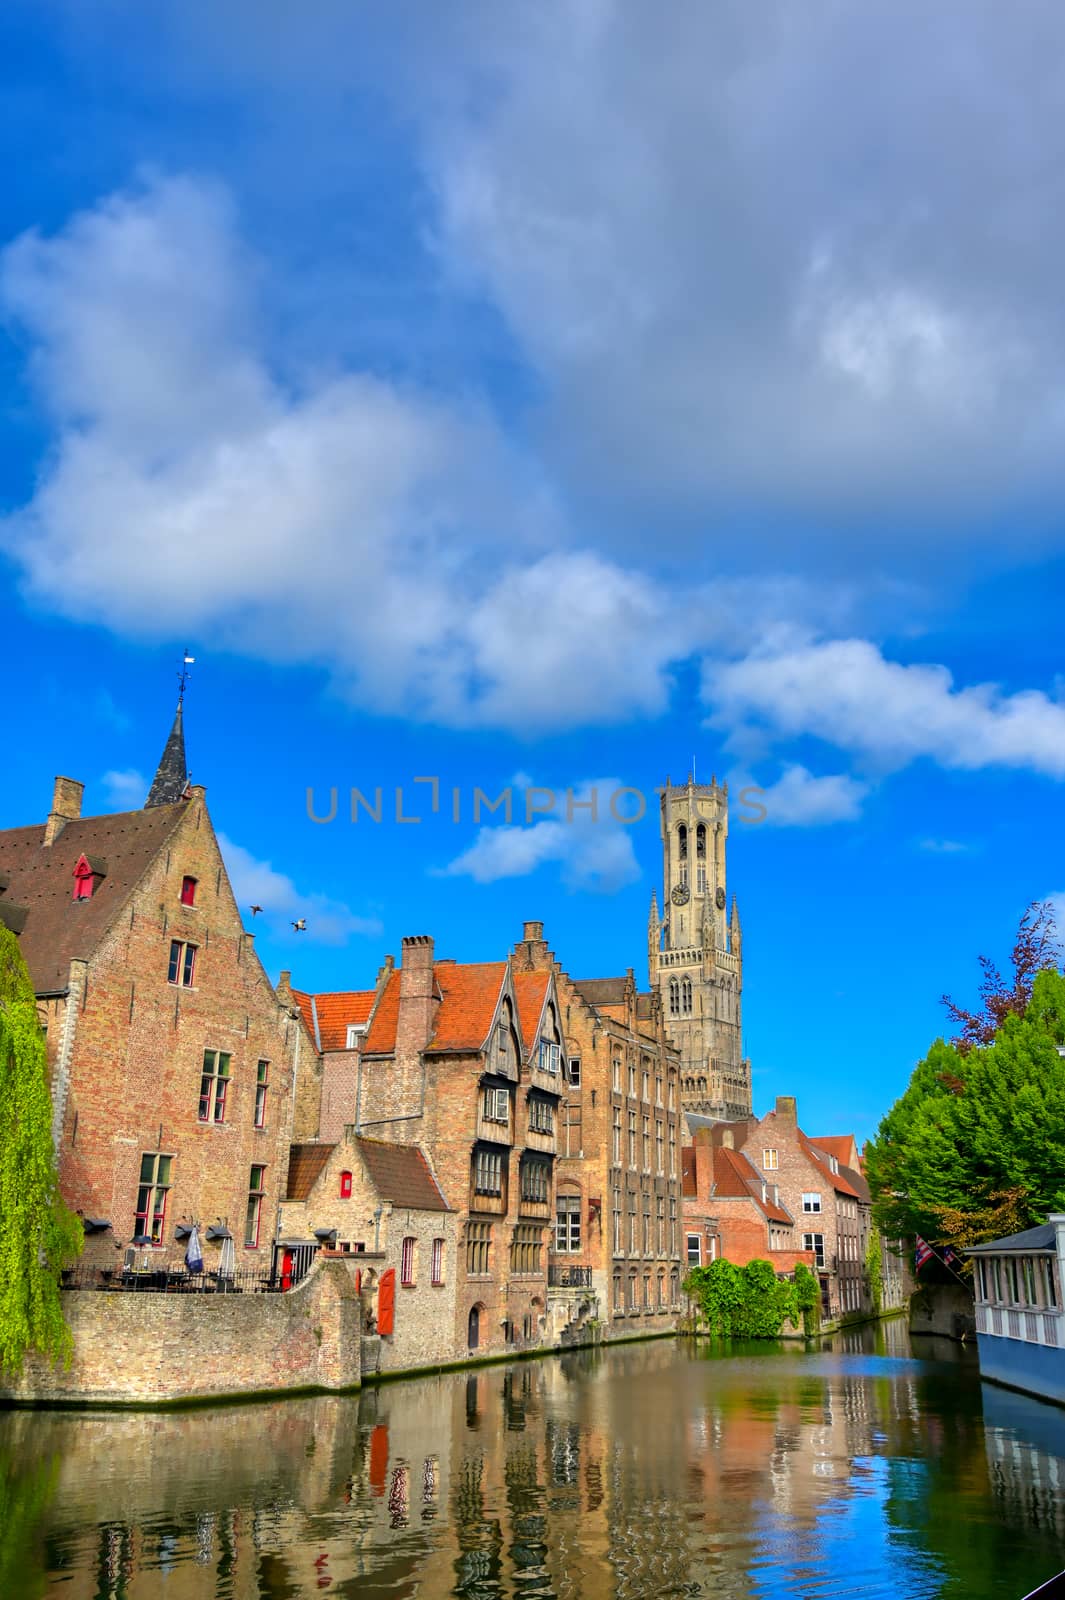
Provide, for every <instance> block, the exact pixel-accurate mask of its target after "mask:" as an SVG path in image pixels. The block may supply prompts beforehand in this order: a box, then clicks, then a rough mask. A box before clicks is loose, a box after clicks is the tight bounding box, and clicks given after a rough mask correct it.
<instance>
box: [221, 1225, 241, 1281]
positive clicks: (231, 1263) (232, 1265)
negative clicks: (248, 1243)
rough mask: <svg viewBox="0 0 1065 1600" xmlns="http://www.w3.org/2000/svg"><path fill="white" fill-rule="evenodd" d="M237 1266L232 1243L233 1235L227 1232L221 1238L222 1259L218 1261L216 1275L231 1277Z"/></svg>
mask: <svg viewBox="0 0 1065 1600" xmlns="http://www.w3.org/2000/svg"><path fill="white" fill-rule="evenodd" d="M236 1267H237V1253H236V1248H235V1246H234V1244H233V1235H232V1234H231V1233H227V1234H226V1236H225V1238H224V1239H223V1240H222V1259H221V1260H220V1261H219V1263H218V1276H219V1277H220V1278H232V1276H233V1274H234V1273H235V1271H236Z"/></svg>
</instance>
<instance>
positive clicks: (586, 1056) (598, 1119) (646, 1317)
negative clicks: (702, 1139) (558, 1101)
mask: <svg viewBox="0 0 1065 1600" xmlns="http://www.w3.org/2000/svg"><path fill="white" fill-rule="evenodd" d="M511 961H512V964H513V967H514V971H515V977H516V980H518V981H520V980H521V978H522V975H523V974H534V973H537V974H544V973H547V974H550V975H551V976H552V977H553V979H554V983H555V986H556V989H557V994H558V1004H559V1008H560V1015H561V1019H562V1027H563V1031H564V1035H565V1056H566V1065H565V1085H564V1090H563V1104H562V1115H561V1125H560V1128H559V1145H558V1170H557V1183H556V1189H555V1236H554V1242H553V1246H552V1252H551V1269H552V1270H551V1276H552V1295H553V1296H555V1297H561V1296H564V1295H566V1294H567V1293H568V1294H569V1295H570V1296H571V1297H572V1299H573V1301H574V1304H575V1306H576V1307H577V1308H578V1309H579V1306H580V1304H581V1303H582V1301H583V1300H584V1299H585V1292H586V1291H587V1290H589V1289H590V1290H591V1292H592V1295H593V1297H594V1302H595V1304H597V1306H598V1309H599V1315H600V1317H601V1318H602V1320H603V1322H604V1323H605V1324H606V1331H607V1336H608V1337H609V1336H611V1335H613V1336H615V1337H617V1336H622V1335H631V1334H634V1333H652V1332H659V1331H663V1330H665V1329H667V1328H671V1327H673V1326H674V1325H675V1322H676V1315H677V1312H678V1311H679V1310H680V1308H681V1296H680V1279H681V1238H680V1155H679V1149H680V1111H679V1102H680V1091H679V1057H678V1053H677V1051H676V1050H675V1049H674V1047H673V1046H672V1045H671V1044H670V1043H669V1041H668V1039H667V1037H666V1032H665V1026H664V1022H663V1017H662V1008H661V1005H660V1003H659V999H658V996H657V994H653V993H652V994H639V993H637V990H636V985H635V982H634V981H633V976H632V973H631V971H630V972H629V973H628V974H627V975H626V976H625V977H623V978H600V979H594V980H587V981H575V980H574V979H572V978H570V977H569V975H568V973H566V972H564V971H563V969H562V968H561V966H560V965H559V963H558V961H557V960H556V958H555V956H554V954H553V952H552V951H551V950H550V948H549V947H548V945H547V943H546V941H545V939H544V935H543V924H542V923H540V922H527V923H526V924H525V928H524V933H523V937H522V939H521V941H520V942H519V943H518V944H517V945H516V946H515V948H514V951H513V954H512V957H511Z"/></svg>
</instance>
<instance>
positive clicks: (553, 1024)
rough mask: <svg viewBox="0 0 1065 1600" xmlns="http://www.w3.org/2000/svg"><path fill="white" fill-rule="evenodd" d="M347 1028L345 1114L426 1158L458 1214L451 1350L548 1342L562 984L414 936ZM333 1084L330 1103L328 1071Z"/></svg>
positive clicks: (339, 1081)
mask: <svg viewBox="0 0 1065 1600" xmlns="http://www.w3.org/2000/svg"><path fill="white" fill-rule="evenodd" d="M362 993H363V1000H364V999H365V995H366V994H368V993H369V991H365V992H362ZM308 998H309V997H304V999H305V1000H306V999H308ZM320 998H321V997H317V996H316V997H314V999H315V1009H316V1010H317V1011H318V1013H319V1016H320V1013H321V1007H320V1006H318V1004H317V1002H318V1000H319V999H320ZM363 1000H360V1002H359V1006H358V1008H357V1009H362V1006H363ZM320 1026H321V1024H320V1021H319V1027H320ZM355 1026H356V1027H358V1024H355ZM347 1027H348V1023H347V1021H345V1022H344V1028H345V1034H344V1046H345V1048H344V1051H343V1052H338V1055H339V1054H340V1053H343V1054H344V1055H345V1056H346V1058H347V1060H346V1065H344V1066H341V1065H340V1064H339V1062H338V1064H337V1066H336V1072H335V1081H334V1101H333V1102H332V1103H333V1104H334V1106H339V1105H341V1104H343V1106H344V1108H345V1109H344V1114H345V1115H347V1114H348V1111H347V1108H348V1107H349V1106H350V1107H351V1124H352V1126H353V1128H354V1129H355V1131H356V1133H357V1134H359V1135H369V1136H370V1137H372V1138H374V1139H380V1140H384V1141H387V1142H389V1143H394V1144H403V1145H410V1146H417V1147H419V1148H420V1149H421V1151H422V1152H424V1155H425V1156H426V1158H427V1159H428V1162H429V1164H430V1165H431V1168H432V1171H433V1173H434V1175H435V1179H436V1181H437V1182H438V1184H439V1186H440V1189H441V1191H442V1193H443V1195H444V1197H445V1199H446V1201H447V1204H448V1205H449V1207H452V1208H453V1209H454V1212H455V1213H456V1216H457V1262H456V1272H455V1278H454V1283H455V1299H454V1321H453V1324H452V1326H451V1328H450V1329H449V1330H444V1329H442V1330H441V1347H442V1349H446V1350H447V1351H448V1352H449V1353H450V1354H451V1355H452V1356H456V1355H457V1356H461V1355H463V1354H466V1353H467V1352H473V1351H478V1352H481V1353H485V1352H488V1353H498V1352H500V1351H502V1350H505V1349H507V1348H508V1347H517V1348H520V1347H528V1346H537V1345H539V1344H541V1343H542V1342H543V1341H544V1339H545V1337H547V1331H546V1330H547V1246H548V1241H549V1238H550V1236H551V1233H552V1227H553V1223H554V1191H555V1175H554V1164H555V1155H556V1138H557V1130H558V1110H559V1102H560V1098H561V1092H562V1086H563V1082H564V1075H565V1072H566V1065H567V1064H566V1052H565V1048H564V1044H563V1039H562V1032H561V1028H560V1023H559V1016H558V1001H557V999H556V996H555V987H554V981H553V978H552V975H551V973H550V972H549V971H543V972H541V973H539V974H535V975H531V976H527V977H526V978H523V979H521V980H520V981H518V980H516V978H515V975H514V974H513V972H512V971H511V965H510V963H509V962H506V961H496V962H482V963H463V962H458V961H453V960H442V959H437V958H436V956H435V952H434V945H433V940H432V939H431V938H428V937H424V936H422V937H415V938H408V939H404V941H403V953H402V962H401V965H400V966H399V967H395V966H394V965H393V963H392V962H391V959H389V960H388V961H386V962H385V964H384V966H383V967H382V969H381V972H380V973H379V975H378V983H377V986H376V988H375V990H374V991H373V999H372V1001H371V1002H370V1003H369V1007H368V1011H367V1016H366V1025H365V1031H364V1032H363V1033H361V1034H359V1033H356V1034H354V1035H352V1036H351V1041H350V1045H349V1039H348V1033H347ZM335 1037H336V1036H334V1038H335ZM323 1042H324V1041H323ZM321 1082H322V1089H323V1096H324V1095H325V1091H326V1090H327V1089H328V1086H329V1076H328V1071H327V1070H324V1071H323V1076H322V1080H321ZM323 1104H325V1099H324V1098H323ZM332 1114H336V1113H335V1111H334V1113H332Z"/></svg>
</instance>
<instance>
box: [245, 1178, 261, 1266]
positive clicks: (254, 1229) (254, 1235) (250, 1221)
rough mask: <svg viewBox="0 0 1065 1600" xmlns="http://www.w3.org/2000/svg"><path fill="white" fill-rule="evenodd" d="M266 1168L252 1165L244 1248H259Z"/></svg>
mask: <svg viewBox="0 0 1065 1600" xmlns="http://www.w3.org/2000/svg"><path fill="white" fill-rule="evenodd" d="M265 1188H266V1168H265V1167H252V1169H251V1176H250V1177H249V1179H248V1212H247V1216H246V1218H245V1221H244V1248H245V1249H246V1250H257V1249H258V1248H259V1226H260V1224H261V1222H262V1215H263V1200H264V1198H265V1195H264V1190H265Z"/></svg>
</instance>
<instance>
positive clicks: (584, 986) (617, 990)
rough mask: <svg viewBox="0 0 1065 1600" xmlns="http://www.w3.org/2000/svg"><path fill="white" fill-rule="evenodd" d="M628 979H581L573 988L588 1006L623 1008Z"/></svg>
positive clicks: (576, 981) (576, 980)
mask: <svg viewBox="0 0 1065 1600" xmlns="http://www.w3.org/2000/svg"><path fill="white" fill-rule="evenodd" d="M628 982H629V980H628V978H581V979H575V980H574V984H573V987H574V988H575V989H576V991H577V993H578V994H579V995H581V996H582V997H583V998H584V999H585V1000H587V1002H588V1004H589V1005H590V1006H623V1005H624V1004H625V994H626V990H627V988H628Z"/></svg>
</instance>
